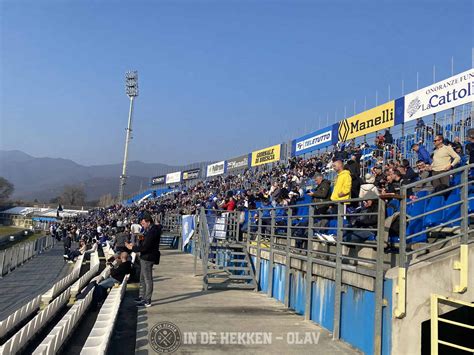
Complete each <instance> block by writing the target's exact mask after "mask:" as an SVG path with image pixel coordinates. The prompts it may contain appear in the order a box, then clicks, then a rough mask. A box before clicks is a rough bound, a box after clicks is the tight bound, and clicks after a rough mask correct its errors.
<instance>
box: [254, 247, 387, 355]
mask: <svg viewBox="0 0 474 355" xmlns="http://www.w3.org/2000/svg"><path fill="white" fill-rule="evenodd" d="M251 260H252V263H253V265H254V266H255V263H256V257H255V256H252V257H251ZM269 265H270V264H269V261H268V260H265V259H262V260H261V262H260V285H259V291H261V292H264V293H267V292H268V284H269V283H268V268H269ZM285 276H286V265H282V264H278V263H275V264H274V267H273V289H272V297H273V298H275V299H277V300H278V301H280V302H282V303H283V302H284V297H285V284H286V282H287V281H286V280H285ZM289 282H290V299H289V301H290V308H291V309H292V310H294V311H295V312H296V313H297V314H300V315H304V313H305V300H306V278H305V272H302V271H300V270H296V269H293V270H292V273H290V280H289ZM345 287H346V292H343V293H342V299H341V334H340V335H341V339H342V340H344V341H345V342H347V343H349V344H350V345H352V346H353V347H355V348H357V349H359V350H361V351H363V352H364V353H365V354H372V353H373V348H374V310H375V293H374V292H371V291H367V290H363V289H360V288H356V287H352V286H349V285H345ZM311 290H312V292H311V314H310V319H311V320H312V321H313V322H315V323H316V324H318V325H320V326H321V327H323V328H325V329H327V330H328V331H330V332H332V331H333V327H334V300H335V290H336V286H335V282H334V281H333V280H329V279H326V278H323V277H317V278H316V281H314V282H313V283H312V288H311ZM384 298H385V299H386V300H387V302H388V305H387V306H386V307H384V310H383V314H382V321H383V325H382V354H387V355H388V354H390V349H391V344H390V342H391V321H392V315H391V309H392V281H391V280H385V282H384Z"/></svg>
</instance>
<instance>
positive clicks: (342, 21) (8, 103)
mask: <svg viewBox="0 0 474 355" xmlns="http://www.w3.org/2000/svg"><path fill="white" fill-rule="evenodd" d="M0 6H1V26H2V27H1V54H0V60H1V62H0V67H1V73H0V74H1V77H0V85H1V91H0V95H1V101H0V104H1V111H0V114H1V117H0V120H1V124H0V129H1V132H0V149H20V150H23V151H25V152H27V153H29V154H32V155H35V156H50V157H63V158H70V159H73V160H75V161H77V162H79V163H82V164H87V165H90V164H102V163H117V162H120V161H121V160H122V157H123V144H124V136H125V126H126V123H127V114H128V98H127V97H126V96H125V92H124V73H125V71H126V70H128V69H137V70H138V71H139V85H140V96H139V97H138V99H137V101H136V110H135V120H134V139H133V141H132V145H131V150H130V159H133V160H135V159H138V160H142V161H145V162H163V163H168V164H181V163H189V162H195V161H203V160H221V159H226V158H231V157H233V156H237V155H240V154H243V153H247V152H249V151H251V150H254V149H256V148H263V147H265V146H267V145H269V144H276V143H279V142H281V141H283V140H288V139H290V138H294V137H296V136H299V135H301V134H304V133H307V132H310V131H312V130H314V129H317V128H318V127H324V126H326V116H327V113H329V117H330V123H333V122H335V117H334V116H335V111H337V113H338V114H337V117H338V119H341V118H342V116H343V112H344V106H346V107H347V111H348V114H352V113H353V103H354V100H356V101H357V111H362V110H363V103H364V98H365V97H366V98H367V106H368V107H371V106H374V105H375V91H376V90H378V93H379V103H381V102H382V101H385V100H386V99H387V96H388V85H391V94H392V98H394V97H399V96H401V80H402V79H404V80H405V90H406V91H412V90H414V89H415V87H416V73H417V72H419V73H420V87H421V86H424V85H426V84H429V83H431V82H432V70H433V65H436V73H437V78H438V79H442V78H446V77H448V76H450V74H451V56H454V67H455V72H456V73H457V72H461V71H464V70H467V69H469V68H470V67H471V48H472V37H473V28H472V15H473V11H472V1H468V0H457V1H445V0H443V1H436V0H435V1H392V2H382V1H370V2H369V1H329V0H324V1H316V0H315V1H297V0H288V1H265V0H260V1H246V0H239V1H225V0H215V1H210V0H208V1H191V0H187V1H184V0H181V1H180V0H173V1H159V0H150V1H141V0H137V1H107V0H102V1H88V0H81V1H79V0H78V1H66V0H64V1H60V0H57V1H47V0H41V1H34V0H30V1H22V0H3V1H1V5H0Z"/></svg>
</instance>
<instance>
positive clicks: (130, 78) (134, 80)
mask: <svg viewBox="0 0 474 355" xmlns="http://www.w3.org/2000/svg"><path fill="white" fill-rule="evenodd" d="M125 89H126V93H127V96H128V97H129V98H130V109H129V111H128V126H127V129H126V132H127V134H126V136H125V153H124V156H123V165H122V175H120V186H119V196H118V200H119V202H122V201H123V191H124V188H125V185H126V183H127V160H128V145H129V143H130V140H131V139H132V118H133V101H134V99H135V97H137V96H138V72H137V71H128V72H127V73H126V74H125Z"/></svg>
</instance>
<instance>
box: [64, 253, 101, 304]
mask: <svg viewBox="0 0 474 355" xmlns="http://www.w3.org/2000/svg"><path fill="white" fill-rule="evenodd" d="M89 265H90V266H89V271H87V272H86V273H85V274H84V275H82V276H81V277H80V278H79V280H77V281H76V282H75V283H74V284H73V285H72V286H71V298H73V299H74V298H76V296H77V294H78V293H79V292H80V291H81V290H82V288H83V287H84V286H85V285H86V284H87V282H89V280H90V279H92V278H93V277H94V276H95V275H97V273H98V272H99V266H100V260H99V254H98V253H97V252H95V253H92V254H91V258H90V263H89Z"/></svg>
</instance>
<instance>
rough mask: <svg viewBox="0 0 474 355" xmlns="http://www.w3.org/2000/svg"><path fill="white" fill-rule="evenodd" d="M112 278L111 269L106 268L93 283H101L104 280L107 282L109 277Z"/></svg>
mask: <svg viewBox="0 0 474 355" xmlns="http://www.w3.org/2000/svg"><path fill="white" fill-rule="evenodd" d="M109 276H110V267H106V268H105V269H104V270H102V272H101V273H100V274H99V275H97V276H96V277H94V278H93V279H92V280H91V282H96V283H99V282H101V281H102V280H105V279H106V278H107V277H109Z"/></svg>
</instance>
